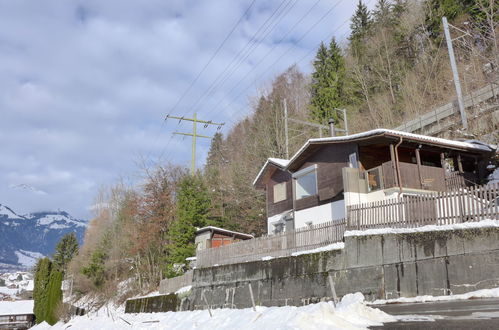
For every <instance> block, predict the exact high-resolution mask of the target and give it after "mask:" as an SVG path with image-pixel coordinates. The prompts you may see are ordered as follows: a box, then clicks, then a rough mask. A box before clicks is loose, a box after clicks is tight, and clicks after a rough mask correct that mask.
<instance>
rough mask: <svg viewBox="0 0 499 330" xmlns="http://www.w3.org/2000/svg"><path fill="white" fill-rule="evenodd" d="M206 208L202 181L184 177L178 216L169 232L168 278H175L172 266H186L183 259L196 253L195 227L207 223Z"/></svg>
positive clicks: (180, 189)
mask: <svg viewBox="0 0 499 330" xmlns="http://www.w3.org/2000/svg"><path fill="white" fill-rule="evenodd" d="M209 207H210V198H209V194H208V190H207V188H206V185H205V184H204V182H203V180H202V178H201V177H200V176H199V175H192V176H185V177H184V178H183V179H182V180H181V181H180V183H179V186H178V188H177V217H176V219H175V220H174V221H173V223H172V224H171V225H170V228H169V229H168V238H169V241H170V244H169V246H168V269H167V276H168V277H173V276H175V275H178V272H176V270H174V269H173V265H174V264H182V263H185V258H187V257H191V256H193V255H194V254H195V252H196V246H195V245H194V236H195V233H196V228H197V227H203V226H206V225H207V224H208V223H209V221H208V211H209Z"/></svg>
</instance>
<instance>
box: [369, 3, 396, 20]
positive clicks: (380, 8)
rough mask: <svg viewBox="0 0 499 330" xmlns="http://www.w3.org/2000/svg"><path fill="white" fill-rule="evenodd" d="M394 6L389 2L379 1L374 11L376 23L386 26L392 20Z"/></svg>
mask: <svg viewBox="0 0 499 330" xmlns="http://www.w3.org/2000/svg"><path fill="white" fill-rule="evenodd" d="M392 8H393V5H392V4H391V3H390V1H389V0H378V2H377V3H376V7H375V9H374V11H373V17H374V22H375V23H376V24H381V25H382V26H386V25H388V24H390V23H391V20H392Z"/></svg>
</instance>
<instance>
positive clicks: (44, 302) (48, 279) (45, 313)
mask: <svg viewBox="0 0 499 330" xmlns="http://www.w3.org/2000/svg"><path fill="white" fill-rule="evenodd" d="M34 281H35V287H34V289H33V299H34V308H33V310H34V313H35V317H36V322H37V323H41V322H43V321H46V322H47V323H48V324H50V325H54V324H55V323H56V322H57V321H58V318H57V315H56V311H57V308H58V306H59V305H60V304H61V302H62V291H61V284H62V273H61V272H60V271H58V270H57V269H55V267H54V265H53V263H52V261H50V259H49V258H43V259H40V260H38V262H37V264H36V266H35V279H34Z"/></svg>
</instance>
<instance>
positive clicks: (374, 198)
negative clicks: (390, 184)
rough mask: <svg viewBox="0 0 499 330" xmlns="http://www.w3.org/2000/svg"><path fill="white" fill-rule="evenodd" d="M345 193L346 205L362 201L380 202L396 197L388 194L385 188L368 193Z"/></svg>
mask: <svg viewBox="0 0 499 330" xmlns="http://www.w3.org/2000/svg"><path fill="white" fill-rule="evenodd" d="M343 195H344V196H345V205H346V206H348V205H355V204H360V203H368V202H378V201H383V200H385V199H391V198H393V197H394V196H393V195H386V193H385V191H384V190H378V191H373V192H370V193H368V194H363V193H355V192H344V193H343Z"/></svg>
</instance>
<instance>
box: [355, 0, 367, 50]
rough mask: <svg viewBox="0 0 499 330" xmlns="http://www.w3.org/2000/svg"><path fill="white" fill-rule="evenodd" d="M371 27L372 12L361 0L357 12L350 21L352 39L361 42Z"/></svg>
mask: <svg viewBox="0 0 499 330" xmlns="http://www.w3.org/2000/svg"><path fill="white" fill-rule="evenodd" d="M370 27H371V13H370V12H369V10H368V9H367V6H366V5H364V4H363V3H362V0H359V3H358V4H357V9H356V10H355V14H354V15H353V16H352V19H351V23H350V30H351V32H350V41H352V42H354V43H359V42H361V41H362V39H364V38H365V37H366V36H367V34H368V32H369V28H370Z"/></svg>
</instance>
